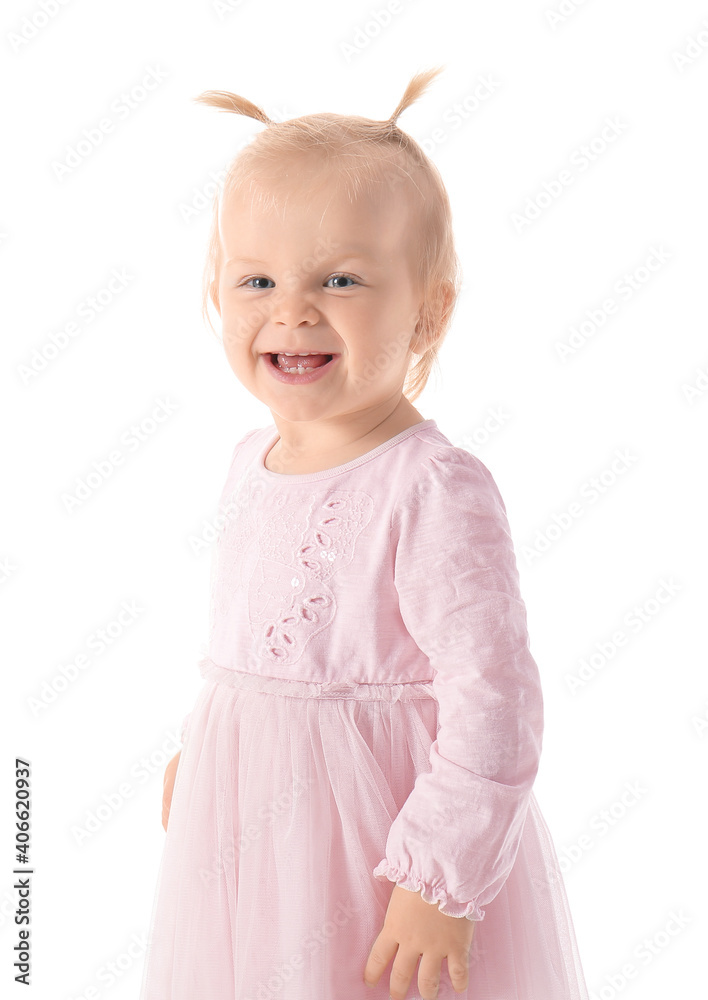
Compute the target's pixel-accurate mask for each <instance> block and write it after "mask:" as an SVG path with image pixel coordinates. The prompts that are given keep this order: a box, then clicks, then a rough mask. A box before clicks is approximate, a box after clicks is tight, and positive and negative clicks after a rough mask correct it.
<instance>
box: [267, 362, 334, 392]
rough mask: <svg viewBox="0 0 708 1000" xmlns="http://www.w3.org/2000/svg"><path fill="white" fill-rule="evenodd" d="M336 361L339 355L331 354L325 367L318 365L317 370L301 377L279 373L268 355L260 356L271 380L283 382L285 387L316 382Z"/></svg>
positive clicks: (314, 369) (278, 369)
mask: <svg viewBox="0 0 708 1000" xmlns="http://www.w3.org/2000/svg"><path fill="white" fill-rule="evenodd" d="M338 360H339V355H338V354H333V355H332V360H331V361H328V362H327V364H326V365H320V367H319V368H313V369H311V371H309V372H306V373H304V374H303V375H290V374H289V373H288V372H283V371H281V370H280V368H278V367H277V366H276V365H274V364H273V362H272V361H271V355H270V354H261V361H262V362H263V364H264V365H265V366H266V368H267V369H268V371H269V372H270V373H271V375H272V376H273V378H276V379H277V380H278V382H285V384H286V385H306V384H308V383H309V382H316V381H317V379H318V378H324V376H325V375H326V374H327V372H329V371H331V369H332V368H334V366H335V365H336V363H337V361H338Z"/></svg>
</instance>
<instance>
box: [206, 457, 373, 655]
mask: <svg viewBox="0 0 708 1000" xmlns="http://www.w3.org/2000/svg"><path fill="white" fill-rule="evenodd" d="M262 487H263V484H262V483H258V482H257V480H256V481H255V482H254V481H252V480H249V477H248V476H246V477H244V479H242V480H241V482H240V483H239V484H238V486H237V487H236V489H235V490H234V491H233V493H232V495H231V497H230V500H229V507H230V508H231V509H232V510H236V512H237V514H236V516H231V517H229V520H228V522H227V524H226V527H225V530H224V531H223V532H222V535H221V537H220V538H219V542H218V549H217V552H216V559H215V568H216V572H215V574H214V576H213V579H212V621H211V632H212V634H213V632H214V628H215V625H216V622H217V619H218V617H219V616H222V615H224V614H228V613H230V612H229V609H230V608H233V604H232V601H233V597H234V592H235V591H236V590H237V589H240V591H241V595H242V598H243V599H244V600H245V599H246V594H247V600H248V620H249V624H250V628H251V635H252V637H253V640H254V645H253V647H252V652H253V654H254V656H256V657H257V659H258V661H259V662H260V663H262V664H267V663H278V664H288V665H290V664H294V663H296V662H297V661H298V659H299V658H300V657H301V656H302V654H303V652H304V650H305V648H306V646H307V644H308V643H309V642H310V641H311V640H312V639H313V637H314V636H316V635H317V634H318V633H319V632H321V631H322V630H323V629H326V628H327V627H328V625H330V624H331V622H332V621H333V619H334V616H335V612H336V609H337V602H336V598H335V594H334V590H333V587H332V586H331V583H332V579H333V577H334V576H335V574H336V573H337V572H339V571H341V570H342V569H343V568H344V567H345V566H348V565H349V563H351V561H352V559H353V558H354V553H355V548H356V541H357V538H358V537H359V535H360V533H361V532H362V530H363V529H364V528H365V527H366V525H367V524H368V523H369V521H370V520H371V517H372V513H373V500H372V498H371V497H370V496H369V495H368V494H367V493H364V492H362V491H361V490H331V489H320V490H316V489H314V488H312V487H310V488H309V492H308V494H307V495H306V496H303V494H302V492H301V491H300V490H298V491H297V494H296V499H294V500H288V497H289V496H290V497H291V496H292V493H291V491H290V490H289V489H287V488H286V489H285V490H282V489H278V490H277V491H276V492H275V493H274V494H271V495H270V496H269V497H268V498H267V510H265V511H264V510H263V506H262V505H263V504H264V500H266V498H265V497H263V496H262V495H261V494H262ZM246 497H247V498H248V502H246V503H244V499H245V498H246ZM273 507H275V510H273ZM253 545H257V546H258V548H257V551H256V552H255V553H252V554H251V558H250V559H245V556H246V554H247V550H249V549H250V547H251V546H253ZM244 562H246V563H247V564H248V565H249V566H252V567H253V569H252V572H251V576H250V579H249V580H248V581H244V580H243V579H242V566H243V564H244Z"/></svg>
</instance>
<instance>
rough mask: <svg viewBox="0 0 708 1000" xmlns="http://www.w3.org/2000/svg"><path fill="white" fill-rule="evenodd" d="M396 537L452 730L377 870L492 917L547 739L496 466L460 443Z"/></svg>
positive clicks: (444, 725)
mask: <svg viewBox="0 0 708 1000" xmlns="http://www.w3.org/2000/svg"><path fill="white" fill-rule="evenodd" d="M391 530H392V538H393V541H394V545H395V569H394V573H395V586H396V590H397V592H398V595H399V605H400V613H401V617H402V619H403V622H404V624H405V626H406V628H407V629H408V631H409V632H410V634H411V636H412V637H413V639H414V640H415V642H416V644H417V645H418V646H419V647H420V649H421V650H422V651H423V652H424V653H425V654H426V656H427V657H428V659H429V660H430V663H431V666H432V667H433V671H434V673H433V691H434V693H435V697H436V699H437V701H438V731H437V739H436V740H435V742H434V743H433V744H432V746H431V748H430V757H429V760H430V765H431V769H430V771H429V772H426V773H421V774H419V775H418V777H417V779H416V782H415V785H414V788H413V790H412V791H411V793H410V795H409V796H408V798H407V800H406V801H405V803H404V805H403V807H402V809H401V811H400V812H399V814H398V816H397V817H396V819H395V820H394V822H393V823H392V825H391V828H390V830H389V834H388V839H387V842H386V857H385V858H384V859H383V860H382V861H381V863H380V864H379V865H378V866H377V868H376V869H374V872H373V874H374V876H376V877H377V878H379V879H380V880H384V879H389V880H390V881H395V882H396V883H397V884H398V885H400V886H401V887H402V888H405V889H409V890H411V891H414V892H418V891H420V890H422V898H423V899H424V900H425V901H426V902H428V903H438V904H439V909H440V910H441V912H442V913H445V914H447V915H449V916H454V917H467V918H468V919H470V920H482V919H483V918H484V910H483V909H482V907H483V906H484V905H486V904H488V903H490V902H491V901H492V900H493V899H494V897H495V896H496V895H497V893H498V892H499V890H500V889H501V888H502V886H503V885H504V882H505V881H506V879H507V877H508V875H509V873H510V871H511V869H512V867H513V864H514V860H515V858H516V854H517V850H518V847H519V842H520V839H521V835H522V832H523V827H524V820H525V817H526V812H527V808H528V802H529V798H530V794H531V788H532V785H533V782H534V780H535V777H536V773H537V770H538V764H539V758H540V753H541V742H542V732H543V699H542V693H541V686H540V678H539V673H538V668H537V665H536V663H535V661H534V659H533V658H532V656H531V652H530V650H529V644H528V633H527V625H526V609H525V606H524V603H523V601H522V599H521V595H520V591H519V578H518V570H517V565H516V557H515V553H514V547H513V542H512V538H511V534H510V530H509V525H508V521H507V516H506V508H505V506H504V502H503V500H502V498H501V495H500V493H499V490H498V488H497V486H496V484H495V482H494V480H493V478H492V475H491V473H490V472H489V470H488V469H487V468H486V466H484V465H483V463H482V462H480V460H479V459H477V458H476V457H475V456H473V455H471V454H469V453H467V452H465V451H464V450H463V449H454V450H451V449H450V448H446V449H444V451H440V452H438V453H436V454H433V455H430V456H428V457H427V458H426V460H425V461H424V463H423V465H422V466H421V468H420V470H418V472H417V477H416V479H415V481H414V482H413V483H412V485H410V486H409V487H407V489H406V490H405V493H404V495H403V496H402V497H401V499H400V502H399V503H398V505H397V507H396V510H395V512H394V515H393V517H392V523H391Z"/></svg>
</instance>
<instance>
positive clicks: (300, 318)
mask: <svg viewBox="0 0 708 1000" xmlns="http://www.w3.org/2000/svg"><path fill="white" fill-rule="evenodd" d="M270 304H271V312H270V318H271V322H272V323H280V324H282V325H283V326H289V327H291V328H293V329H294V328H295V327H297V326H301V325H302V324H303V323H306V324H311V325H313V326H314V324H315V323H317V322H319V318H320V316H319V313H318V311H317V309H315V307H314V306H313V304H312V303H311V302H308V300H307V298H306V297H305V296H304V295H303V294H302V292H299V291H298V290H297V289H295V288H292V289H283V288H279V289H278V291H277V292H276V294H275V295H273V296H272V297H271V300H270Z"/></svg>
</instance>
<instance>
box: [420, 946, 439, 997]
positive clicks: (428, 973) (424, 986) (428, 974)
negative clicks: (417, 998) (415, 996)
mask: <svg viewBox="0 0 708 1000" xmlns="http://www.w3.org/2000/svg"><path fill="white" fill-rule="evenodd" d="M441 964H442V959H441V958H434V957H432V956H430V957H428V955H426V954H424V955H423V958H422V960H421V963H420V968H419V969H418V991H419V993H420V995H421V997H422V1000H437V996H438V989H439V988H440V966H441Z"/></svg>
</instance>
